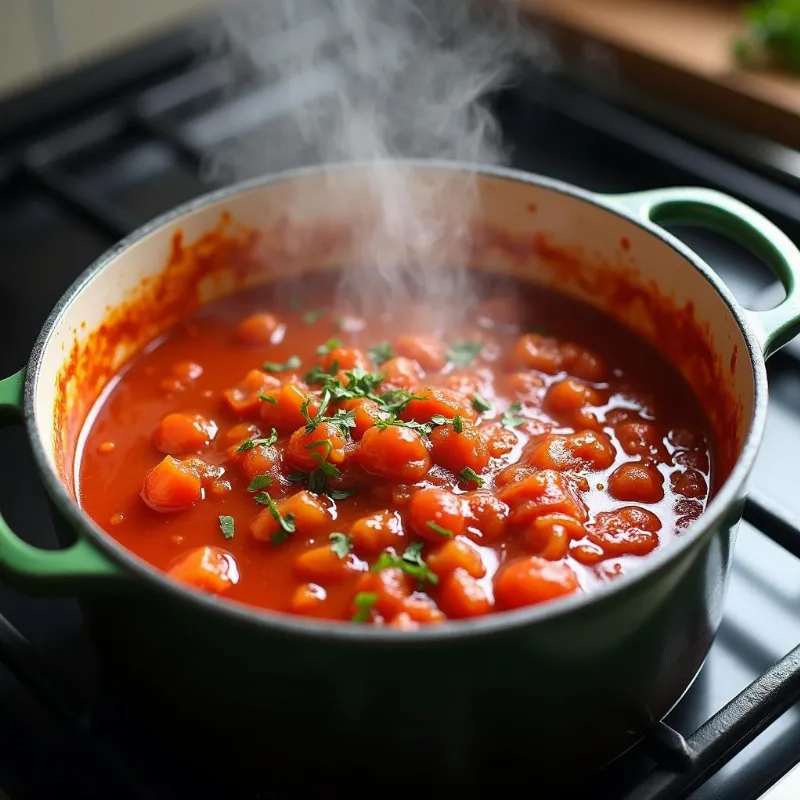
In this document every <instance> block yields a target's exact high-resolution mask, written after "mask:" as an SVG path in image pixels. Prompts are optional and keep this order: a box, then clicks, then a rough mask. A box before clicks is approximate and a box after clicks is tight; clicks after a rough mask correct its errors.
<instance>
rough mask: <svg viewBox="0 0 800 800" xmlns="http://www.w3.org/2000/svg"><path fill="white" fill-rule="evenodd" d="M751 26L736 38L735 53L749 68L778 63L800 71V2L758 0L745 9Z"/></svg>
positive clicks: (791, 69)
mask: <svg viewBox="0 0 800 800" xmlns="http://www.w3.org/2000/svg"><path fill="white" fill-rule="evenodd" d="M742 13H743V15H744V19H745V22H746V23H747V27H748V30H747V32H746V34H745V35H744V36H740V37H737V38H736V39H735V40H734V42H733V55H734V57H735V58H736V60H737V61H738V62H739V64H741V65H742V66H743V67H745V68H747V69H753V68H761V67H767V68H768V67H777V68H778V69H783V70H786V71H787V72H794V73H798V72H800V2H798V0H759V2H755V3H749V4H748V5H746V6H745V7H744V8H743V11H742Z"/></svg>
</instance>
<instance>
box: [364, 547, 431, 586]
mask: <svg viewBox="0 0 800 800" xmlns="http://www.w3.org/2000/svg"><path fill="white" fill-rule="evenodd" d="M422 547H423V545H422V542H412V543H411V544H410V545H409V546H408V547H407V548H406V551H405V552H404V553H403V555H402V556H398V555H397V553H394V552H384V553H381V554H380V556H379V558H378V560H377V561H376V562H375V563H374V564H373V566H372V570H371V571H372V572H380V571H381V570H382V569H392V568H397V569H401V570H403V572H405V573H406V574H407V575H410V576H411V577H412V578H416V579H417V580H419V581H428V583H431V584H434V585H435V584H437V583H439V576H438V575H437V574H436V573H435V572H433V570H431V568H430V567H429V566H428V565H427V564H426V563H425V560H424V559H423V558H422Z"/></svg>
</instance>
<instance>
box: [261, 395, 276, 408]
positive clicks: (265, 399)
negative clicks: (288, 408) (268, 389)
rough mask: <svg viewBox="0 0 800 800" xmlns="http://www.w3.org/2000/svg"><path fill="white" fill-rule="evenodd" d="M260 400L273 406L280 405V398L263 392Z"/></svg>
mask: <svg viewBox="0 0 800 800" xmlns="http://www.w3.org/2000/svg"><path fill="white" fill-rule="evenodd" d="M258 399H259V400H261V401H262V402H264V403H270V404H271V405H273V406H276V405H278V398H277V397H273V396H272V395H271V394H262V393H261V392H259V393H258Z"/></svg>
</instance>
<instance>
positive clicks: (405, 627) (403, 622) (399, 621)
mask: <svg viewBox="0 0 800 800" xmlns="http://www.w3.org/2000/svg"><path fill="white" fill-rule="evenodd" d="M388 626H389V627H390V628H397V630H399V631H414V630H416V629H417V628H419V622H415V621H414V620H413V619H411V617H410V616H409V615H408V614H407V613H406V612H405V611H401V612H400V613H399V614H398V615H397V616H396V617H393V618H392V619H391V620H390V621H389V623H388Z"/></svg>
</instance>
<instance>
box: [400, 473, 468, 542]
mask: <svg viewBox="0 0 800 800" xmlns="http://www.w3.org/2000/svg"><path fill="white" fill-rule="evenodd" d="M464 505H465V503H464V501H463V500H462V499H461V498H460V497H459V496H458V495H455V494H453V493H452V492H450V491H448V490H447V489H438V488H436V487H429V488H426V489H420V490H419V491H417V492H415V493H414V494H413V495H412V496H411V500H410V501H409V504H408V520H409V524H410V526H411V528H412V530H413V531H414V533H416V534H417V536H419V537H421V538H422V539H426V540H427V541H429V542H436V543H437V544H438V543H441V542H442V541H443V540H444V539H446V538H449V536H459V535H460V534H462V533H463V532H464V528H465V527H466V522H467V520H466V513H465V508H464Z"/></svg>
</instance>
